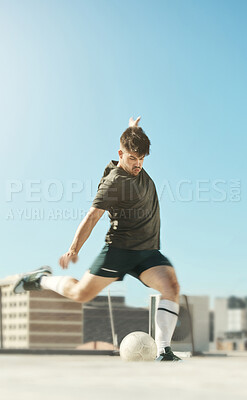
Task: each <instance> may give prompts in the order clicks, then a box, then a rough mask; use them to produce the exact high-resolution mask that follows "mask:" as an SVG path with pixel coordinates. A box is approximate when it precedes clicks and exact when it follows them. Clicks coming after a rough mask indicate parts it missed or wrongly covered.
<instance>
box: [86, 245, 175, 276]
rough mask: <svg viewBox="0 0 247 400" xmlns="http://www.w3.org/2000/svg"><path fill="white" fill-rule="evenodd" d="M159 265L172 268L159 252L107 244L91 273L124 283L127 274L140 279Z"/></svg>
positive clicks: (91, 268)
mask: <svg viewBox="0 0 247 400" xmlns="http://www.w3.org/2000/svg"><path fill="white" fill-rule="evenodd" d="M158 265H168V266H170V267H172V264H171V262H170V261H169V260H168V258H166V257H165V256H164V255H163V254H161V252H160V251H159V250H127V249H120V248H117V247H112V246H110V245H108V244H106V245H105V246H104V247H103V249H102V250H101V252H100V254H99V255H98V257H97V258H96V259H95V260H94V262H93V264H92V265H91V267H90V269H89V271H90V273H91V274H93V275H97V276H104V277H107V278H118V280H119V281H122V280H123V278H124V275H125V274H129V275H132V276H134V277H135V278H138V279H139V276H140V274H141V273H142V272H143V271H146V270H147V269H149V268H152V267H155V266H158Z"/></svg>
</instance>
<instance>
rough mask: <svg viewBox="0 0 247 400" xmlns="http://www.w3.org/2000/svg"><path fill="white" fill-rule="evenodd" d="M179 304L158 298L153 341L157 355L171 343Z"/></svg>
mask: <svg viewBox="0 0 247 400" xmlns="http://www.w3.org/2000/svg"><path fill="white" fill-rule="evenodd" d="M178 312H179V304H177V303H175V302H174V301H171V300H164V299H162V300H160V301H159V304H158V307H157V312H156V325H155V341H156V344H157V350H158V353H157V354H158V356H159V355H160V354H161V353H164V349H165V347H167V346H170V345H171V339H172V335H173V332H174V330H175V327H176V324H177V320H178Z"/></svg>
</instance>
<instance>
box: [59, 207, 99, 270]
mask: <svg viewBox="0 0 247 400" xmlns="http://www.w3.org/2000/svg"><path fill="white" fill-rule="evenodd" d="M104 212H105V210H100V209H98V208H94V207H91V208H90V210H89V211H88V213H87V215H86V216H85V218H83V220H82V221H81V223H80V225H79V226H78V228H77V231H76V233H75V236H74V239H73V242H72V244H71V246H70V248H69V251H68V252H67V253H65V254H64V255H63V256H62V257H61V258H60V259H59V264H60V266H61V267H62V268H63V269H67V268H68V264H69V262H70V261H72V262H74V263H75V262H76V261H77V260H78V253H79V251H80V249H81V247H82V245H83V244H84V243H85V241H86V240H87V239H88V237H89V236H90V234H91V232H92V230H93V228H94V227H95V225H96V224H97V222H98V221H99V219H100V218H101V217H102V215H103V214H104Z"/></svg>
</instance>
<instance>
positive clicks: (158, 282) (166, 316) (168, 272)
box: [139, 265, 179, 356]
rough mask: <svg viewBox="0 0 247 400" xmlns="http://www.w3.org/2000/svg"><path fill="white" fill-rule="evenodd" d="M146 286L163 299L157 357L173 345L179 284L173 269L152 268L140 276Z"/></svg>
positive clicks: (157, 323)
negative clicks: (158, 293)
mask: <svg viewBox="0 0 247 400" xmlns="http://www.w3.org/2000/svg"><path fill="white" fill-rule="evenodd" d="M139 278H140V279H141V281H142V282H143V283H145V285H148V286H150V287H151V288H153V289H155V290H157V291H159V292H160V293H161V299H160V300H159V304H158V307H157V312H156V321H155V322H156V328H155V341H156V344H157V349H158V353H157V356H159V355H160V354H163V353H165V352H166V350H167V349H166V348H169V347H170V345H171V339H172V335H173V332H174V330H175V327H176V324H177V319H178V312H179V304H178V302H179V284H178V281H177V277H176V274H175V271H174V268H173V267H170V266H166V265H161V266H157V267H152V268H150V269H148V270H146V271H144V272H142V273H141V275H140V276H139Z"/></svg>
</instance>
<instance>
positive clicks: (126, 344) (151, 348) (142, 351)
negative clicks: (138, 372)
mask: <svg viewBox="0 0 247 400" xmlns="http://www.w3.org/2000/svg"><path fill="white" fill-rule="evenodd" d="M156 355H157V346H156V343H155V341H154V339H153V338H152V337H151V336H149V335H148V334H147V333H145V332H132V333H129V334H128V335H127V336H125V337H124V338H123V340H122V342H121V344H120V356H121V358H122V359H123V360H124V361H153V360H155V358H156Z"/></svg>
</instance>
